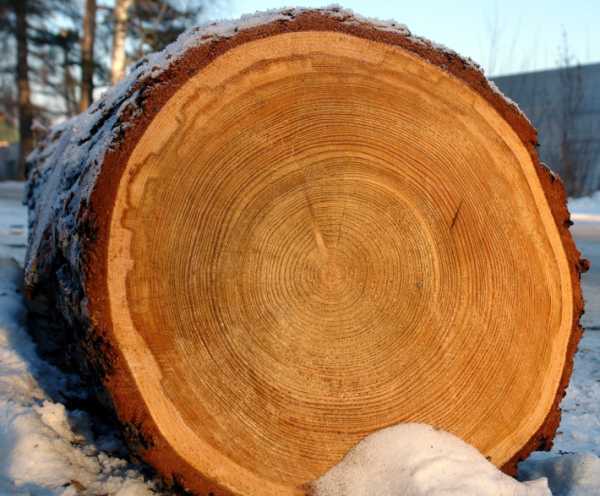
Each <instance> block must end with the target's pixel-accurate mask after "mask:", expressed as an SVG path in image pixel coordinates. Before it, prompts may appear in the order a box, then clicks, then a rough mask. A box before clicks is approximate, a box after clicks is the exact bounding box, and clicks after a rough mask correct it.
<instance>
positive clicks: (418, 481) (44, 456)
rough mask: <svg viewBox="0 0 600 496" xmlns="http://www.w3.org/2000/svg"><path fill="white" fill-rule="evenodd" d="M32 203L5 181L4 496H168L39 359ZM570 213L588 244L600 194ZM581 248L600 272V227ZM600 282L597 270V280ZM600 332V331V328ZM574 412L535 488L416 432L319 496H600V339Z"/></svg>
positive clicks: (342, 472)
mask: <svg viewBox="0 0 600 496" xmlns="http://www.w3.org/2000/svg"><path fill="white" fill-rule="evenodd" d="M22 194H23V186H22V184H21V183H14V182H12V183H0V495H1V496H3V495H22V496H25V495H32V496H47V495H62V496H74V495H76V494H86V495H118V496H143V495H150V494H166V493H165V492H161V491H160V485H159V483H158V482H157V481H155V480H152V479H149V478H148V476H145V475H144V473H145V472H144V471H143V470H142V469H141V467H139V466H136V465H134V464H132V463H131V462H128V461H126V455H125V451H124V447H123V445H122V444H121V442H120V440H119V436H118V434H117V433H116V432H114V431H111V429H112V427H110V426H108V427H104V428H99V427H98V425H97V423H98V419H95V418H91V417H90V414H89V413H86V412H84V411H81V410H77V409H73V408H68V407H67V406H66V405H67V404H68V403H69V398H73V397H77V396H78V395H82V394H83V395H84V394H85V393H82V392H81V387H80V385H79V383H78V379H77V377H74V376H70V375H66V374H64V373H62V372H60V371H59V370H57V369H55V368H54V367H52V366H51V365H49V364H47V363H46V362H44V361H43V360H42V359H40V357H39V356H38V355H37V353H36V350H35V346H34V344H33V343H32V341H31V339H30V337H29V335H28V334H27V332H26V329H25V323H24V318H25V307H24V304H23V297H22V293H21V289H20V287H21V284H22V278H23V269H22V263H23V258H24V252H25V243H26V237H27V227H26V226H27V221H26V209H25V207H24V206H23V205H21V203H20V201H21V197H22ZM570 206H571V207H572V209H573V211H574V212H575V215H574V218H575V226H574V232H575V234H576V236H577V233H578V232H579V231H578V228H580V227H581V224H580V221H579V220H578V218H577V217H576V215H584V216H585V215H599V214H600V193H597V194H596V195H594V196H592V197H590V198H587V199H578V200H574V201H571V202H570ZM584 218H585V217H584ZM582 222H588V223H589V222H592V221H590V220H587V221H582ZM584 227H586V228H587V224H586V226H584ZM581 232H584V231H581ZM585 232H586V233H588V234H589V231H585ZM594 232H596V231H594ZM582 236H584V235H583V234H582ZM593 243H596V245H593ZM580 244H582V245H584V247H588V251H590V253H592V254H593V255H595V254H596V252H594V251H593V250H592V248H593V247H594V246H596V248H598V250H597V254H598V258H599V264H598V273H599V274H600V248H599V247H600V225H599V226H598V230H597V234H593V233H592V234H590V235H589V236H588V237H587V238H585V240H584V242H582V243H580ZM584 255H586V256H588V253H586V250H585V249H584ZM593 262H594V260H593V259H592V263H593ZM593 267H594V266H593ZM595 274H596V272H594V269H592V272H591V274H589V275H588V277H590V276H591V277H592V278H595ZM583 281H584V291H585V293H586V297H587V299H588V305H589V303H590V302H592V303H593V302H595V301H596V300H597V299H598V296H597V295H598V292H597V286H594V285H588V286H586V278H585V277H584V279H583ZM592 324H594V325H595V326H597V327H598V328H600V319H598V320H595V321H593V322H592ZM592 324H590V326H592ZM592 328H594V327H593V326H592ZM562 406H563V421H562V423H561V427H560V430H559V433H558V435H557V437H556V440H555V446H554V449H553V450H552V452H550V453H535V454H534V455H533V456H532V457H531V458H530V459H529V460H527V461H526V462H523V463H522V464H521V465H520V467H519V475H520V479H521V480H526V481H534V480H535V482H528V483H526V484H521V483H518V482H516V481H515V480H513V479H510V478H508V477H506V476H504V475H503V474H502V473H500V472H499V471H498V470H497V469H496V468H495V467H494V466H493V465H491V464H490V463H489V462H488V461H487V460H486V459H485V458H484V457H482V456H481V455H480V454H479V453H478V452H477V451H476V450H475V449H474V448H472V447H471V446H469V445H467V444H465V443H464V442H462V441H461V440H459V439H458V438H456V437H454V436H452V435H450V434H448V433H445V432H442V431H437V430H434V429H432V428H431V427H429V426H424V425H421V424H408V425H399V426H395V427H392V428H389V429H386V430H383V431H380V432H377V433H374V434H373V435H371V436H369V437H368V438H366V439H365V440H363V442H361V443H359V444H358V445H357V446H356V447H355V448H354V449H353V450H352V451H351V452H350V453H348V455H347V456H346V457H345V458H344V459H343V460H342V462H340V464H339V465H337V466H336V467H334V468H333V469H332V470H331V471H329V472H328V473H327V474H326V475H324V476H323V477H322V478H321V479H320V480H319V481H318V482H317V483H316V485H315V489H316V490H317V494H318V495H319V496H362V495H365V496H366V495H368V496H400V495H402V496H410V495H412V496H418V495H421V494H423V495H424V494H427V495H433V496H435V495H440V496H441V495H445V496H451V495H463V496H469V495H473V496H475V495H477V496H485V495H488V494H489V495H495V496H501V495H504V494H505V495H507V496H508V495H510V496H519V495H523V496H525V495H531V496H541V495H549V494H553V495H554V496H592V495H598V494H600V458H599V455H600V332H594V331H589V332H587V333H586V334H585V336H584V338H583V340H582V342H581V345H580V348H579V352H578V354H577V359H576V364H575V371H574V375H573V380H572V381H571V385H570V386H569V390H568V393H567V396H566V398H565V400H564V401H563V404H562ZM548 485H549V487H550V490H551V491H552V493H550V490H549V489H548Z"/></svg>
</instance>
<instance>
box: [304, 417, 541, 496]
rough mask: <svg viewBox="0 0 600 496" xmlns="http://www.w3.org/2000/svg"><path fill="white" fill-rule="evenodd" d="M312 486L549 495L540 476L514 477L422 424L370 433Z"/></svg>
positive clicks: (404, 493) (410, 494) (364, 495)
mask: <svg viewBox="0 0 600 496" xmlns="http://www.w3.org/2000/svg"><path fill="white" fill-rule="evenodd" d="M314 490H315V496H374V495H378V496H429V495H440V496H441V495H444V496H552V495H551V493H550V490H549V489H548V483H547V481H546V479H545V478H540V479H538V480H536V481H532V482H525V483H521V482H518V481H516V480H515V479H513V478H511V477H509V476H507V475H505V474H503V473H502V472H500V471H499V470H498V469H497V468H496V467H495V466H494V465H492V464H491V463H490V462H489V461H488V460H486V459H485V458H484V456H483V455H482V454H481V453H479V451H477V450H476V449H475V448H473V447H472V446H470V445H468V444H466V443H465V442H463V441H461V440H460V439H459V438H457V437H456V436H453V435H452V434H449V433H447V432H444V431H440V430H436V429H434V428H433V427H431V426H429V425H425V424H400V425H397V426H394V427H390V428H388V429H383V430H381V431H378V432H376V433H374V434H371V435H370V436H368V437H367V438H365V439H364V440H363V441H361V442H360V443H359V444H357V445H356V446H355V447H354V448H353V449H352V450H350V452H349V453H348V454H347V455H346V456H345V458H344V459H343V460H342V461H341V462H340V463H339V464H338V465H336V466H335V467H334V468H333V469H331V470H330V471H329V472H327V473H326V474H325V475H324V476H323V477H322V478H321V479H319V480H318V481H317V482H316V483H315V487H314Z"/></svg>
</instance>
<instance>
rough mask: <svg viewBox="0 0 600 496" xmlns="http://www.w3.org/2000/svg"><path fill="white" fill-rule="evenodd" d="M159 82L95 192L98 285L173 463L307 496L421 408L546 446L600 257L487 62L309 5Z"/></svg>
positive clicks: (469, 433) (254, 487)
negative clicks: (582, 284)
mask: <svg viewBox="0 0 600 496" xmlns="http://www.w3.org/2000/svg"><path fill="white" fill-rule="evenodd" d="M198 36H200V35H198ZM145 98H146V100H145V105H146V107H145V108H146V111H145V112H144V114H142V115H135V117H134V118H132V120H131V122H132V125H131V126H130V127H129V129H128V130H127V131H126V132H125V134H124V138H123V140H122V142H121V144H120V145H119V146H117V147H114V148H113V149H112V150H111V151H109V152H108V153H107V155H106V157H105V159H104V163H103V166H102V169H101V171H100V173H99V175H98V178H97V180H96V183H95V186H94V189H93V193H92V196H91V201H90V207H89V208H90V211H91V212H92V213H93V215H94V222H95V227H96V228H97V231H96V232H95V237H94V239H90V240H89V241H87V243H86V244H85V250H86V253H87V258H86V265H85V271H86V272H85V274H86V277H85V291H86V295H87V296H88V300H87V302H86V304H88V305H89V313H90V316H91V326H92V328H93V329H94V332H95V333H96V334H97V335H98V336H99V337H101V338H102V342H103V343H106V348H102V349H103V350H104V351H98V350H96V351H95V353H103V354H104V355H105V356H106V357H108V359H107V361H108V362H109V366H108V367H107V368H108V371H107V373H106V376H105V378H104V383H105V385H106V387H107V389H108V391H109V392H110V393H111V395H112V398H113V401H114V403H115V406H116V409H117V413H118V414H119V416H120V418H121V420H122V421H123V422H124V423H127V425H128V426H130V429H131V426H132V425H133V426H135V430H136V432H137V437H138V438H141V439H142V440H143V442H141V443H138V444H139V445H141V446H143V449H142V450H141V451H142V452H141V454H142V456H144V457H145V459H146V460H148V461H149V462H150V463H152V464H153V465H154V466H155V467H156V468H157V469H158V470H159V471H160V472H161V473H162V474H163V475H164V476H166V477H168V478H174V479H176V480H177V481H178V482H179V483H180V484H181V485H183V486H184V487H186V488H188V489H190V490H192V491H195V492H197V493H198V494H201V493H202V491H212V492H213V493H214V494H239V495H261V496H262V495H286V494H290V495H292V494H303V493H304V492H305V491H306V487H307V485H309V484H310V482H311V481H312V480H314V479H315V478H317V477H319V476H321V475H322V474H323V473H324V472H325V471H327V470H328V469H329V468H330V467H331V466H332V465H334V464H335V463H337V462H338V461H339V460H340V459H341V458H342V456H343V455H344V454H345V453H346V452H347V451H348V450H349V449H350V448H351V447H352V446H353V445H354V444H356V443H357V442H358V441H359V440H360V439H362V438H363V437H364V436H366V435H368V434H369V433H370V432H373V431H375V430H377V429H380V428H383V427H387V426H390V425H393V424H395V423H398V422H405V421H419V422H426V423H430V424H432V425H435V426H436V427H439V428H442V429H445V430H448V431H450V432H453V433H454V434H457V435H458V436H460V437H461V438H463V439H465V440H466V441H468V442H470V443H472V444H473V445H475V446H476V447H477V448H478V449H479V450H481V451H482V452H483V453H484V454H485V455H486V456H488V457H490V459H491V460H492V461H493V462H494V463H495V464H497V465H498V466H501V467H504V468H505V469H506V470H507V471H511V470H513V469H514V466H515V463H516V461H517V460H518V459H519V458H522V457H524V456H526V455H527V454H528V453H529V452H530V451H532V450H533V449H536V448H538V447H544V446H545V445H547V443H549V442H550V441H551V439H552V437H553V435H554V432H555V430H556V427H557V424H558V420H559V410H558V401H559V399H560V397H561V394H562V391H563V390H564V388H565V387H566V384H567V381H568V377H569V375H570V370H571V367H572V355H573V353H574V350H575V346H576V343H577V340H578V338H579V333H580V328H579V325H578V318H579V315H580V313H581V310H582V301H581V293H580V289H579V282H578V277H579V272H580V271H581V269H582V265H581V263H580V261H579V253H578V252H577V250H576V248H575V246H574V245H573V242H572V240H571V237H570V235H569V232H568V228H567V225H566V224H567V221H568V212H567V211H566V207H565V198H564V191H563V189H562V186H561V185H560V183H559V181H557V180H556V179H555V178H554V176H552V175H551V174H550V173H549V172H547V170H546V169H545V168H543V166H541V165H540V163H539V160H538V157H537V154H536V151H535V149H534V146H533V145H534V142H535V131H534V130H533V129H532V128H531V126H530V124H529V123H528V122H527V121H526V120H525V119H524V118H523V117H522V115H521V114H520V113H519V112H518V111H517V110H516V109H515V108H514V107H513V106H511V105H510V104H509V103H507V102H506V101H505V100H504V99H503V98H502V97H501V96H500V95H498V94H497V93H495V92H494V91H493V90H491V89H490V87H489V86H488V85H487V83H486V81H485V79H484V78H483V77H482V76H481V74H480V73H479V72H478V71H477V70H476V69H475V68H474V67H471V66H469V65H467V64H465V63H464V62H463V61H462V60H461V59H459V58H458V57H457V56H456V55H453V54H448V53H445V52H442V51H441V50H439V49H437V48H434V47H432V46H431V45H428V44H427V43H425V42H423V41H421V40H417V39H414V38H411V37H410V36H408V35H407V34H402V33H400V32H393V31H382V30H381V28H378V27H377V26H374V25H372V24H370V23H368V22H365V21H360V20H356V19H353V18H349V17H348V16H342V15H340V14H339V13H336V12H331V11H301V12H299V13H295V14H294V15H291V16H290V18H289V19H288V20H287V21H286V22H281V21H275V22H271V23H267V24H264V25H260V26H257V27H253V28H247V29H245V30H244V29H242V30H240V31H239V32H238V34H236V35H235V36H233V37H231V38H226V39H221V40H217V41H214V42H213V43H209V44H205V45H200V46H198V47H196V48H190V49H189V50H188V52H187V53H186V54H185V55H184V56H183V57H182V58H181V60H180V61H178V62H177V63H175V64H174V65H173V66H172V67H170V68H169V69H167V70H166V71H165V72H164V73H163V74H161V76H160V84H157V85H156V86H155V87H153V88H151V90H149V91H148V94H147V95H146V97H145ZM103 346H104V345H103ZM106 350H108V351H106ZM138 441H139V439H138Z"/></svg>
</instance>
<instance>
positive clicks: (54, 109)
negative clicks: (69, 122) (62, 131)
mask: <svg viewBox="0 0 600 496" xmlns="http://www.w3.org/2000/svg"><path fill="white" fill-rule="evenodd" d="M215 1H216V0H0V49H2V53H3V54H4V56H3V57H2V58H1V60H0V85H1V88H2V90H1V91H0V117H1V119H0V120H1V121H2V125H3V126H4V127H6V128H7V129H10V128H11V126H12V127H15V128H16V129H17V130H18V134H19V148H18V159H17V165H18V171H19V172H18V175H19V176H20V177H23V176H24V174H25V157H26V156H27V155H28V154H29V152H30V151H31V149H32V148H33V146H34V143H35V129H36V127H37V128H38V129H39V128H42V127H43V126H46V125H49V124H50V123H52V122H54V121H55V120H57V119H62V118H67V117H70V116H73V115H75V114H76V113H78V112H80V111H83V110H85V109H86V108H87V107H88V106H89V105H90V104H91V102H92V101H93V100H94V96H97V95H98V92H101V91H102V89H103V88H104V87H106V86H107V85H108V84H111V83H115V82H116V81H118V80H119V79H121V78H122V77H123V75H124V74H125V71H126V68H127V66H128V65H129V64H130V63H131V62H132V61H134V60H135V59H137V58H139V57H142V56H143V55H145V54H146V53H147V52H149V51H154V50H159V49H161V48H163V47H164V46H165V45H166V44H167V43H169V42H171V41H173V40H174V39H175V38H176V37H177V36H178V35H179V34H180V33H181V32H182V31H184V30H185V29H187V28H188V27H189V26H190V25H193V24H196V23H198V22H201V21H202V18H203V16H204V15H205V13H206V9H207V7H208V6H211V5H214V3H215ZM7 135H8V134H7ZM0 139H1V138H0Z"/></svg>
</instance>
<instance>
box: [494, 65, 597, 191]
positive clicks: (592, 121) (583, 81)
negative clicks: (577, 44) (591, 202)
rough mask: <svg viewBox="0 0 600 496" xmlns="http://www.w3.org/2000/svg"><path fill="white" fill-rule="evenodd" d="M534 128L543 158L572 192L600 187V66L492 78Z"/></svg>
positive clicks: (573, 67) (580, 66)
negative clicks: (519, 108) (536, 131)
mask: <svg viewBox="0 0 600 496" xmlns="http://www.w3.org/2000/svg"><path fill="white" fill-rule="evenodd" d="M494 82H495V83H496V85H497V86H498V87H499V88H500V89H501V90H502V92H503V93H504V94H505V95H507V96H508V97H509V98H511V99H512V100H514V101H515V102H516V103H517V104H518V105H519V107H521V109H522V110H523V112H525V114H526V115H527V116H528V117H529V119H530V120H531V121H532V122H533V124H534V125H535V126H536V128H537V129H538V138H539V142H540V155H541V158H542V161H544V162H545V163H547V164H548V165H549V166H550V167H551V168H552V169H553V170H554V171H556V172H558V173H559V174H560V176H561V177H562V179H563V180H564V181H565V184H566V186H567V190H568V192H569V194H570V195H571V196H581V195H587V194H590V193H592V192H593V191H596V190H598V189H600V64H590V65H578V66H572V67H568V68H561V69H553V70H547V71H537V72H529V73H522V74H515V75H511V76H501V77H497V78H494Z"/></svg>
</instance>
